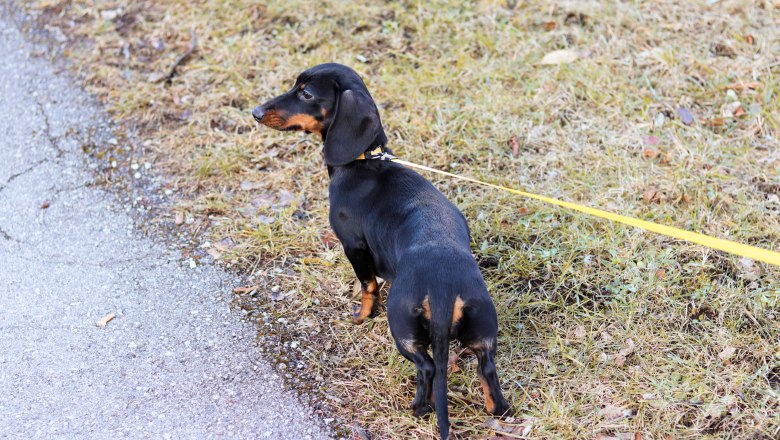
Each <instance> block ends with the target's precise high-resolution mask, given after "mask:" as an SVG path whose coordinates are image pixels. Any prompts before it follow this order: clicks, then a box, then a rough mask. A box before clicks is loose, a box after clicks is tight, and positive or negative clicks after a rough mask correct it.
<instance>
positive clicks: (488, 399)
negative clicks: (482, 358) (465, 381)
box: [479, 377, 496, 414]
mask: <svg viewBox="0 0 780 440" xmlns="http://www.w3.org/2000/svg"><path fill="white" fill-rule="evenodd" d="M479 382H480V383H481V384H482V393H483V394H484V395H485V409H487V410H488V412H489V413H491V414H492V413H493V410H494V409H495V408H496V403H495V402H493V397H492V396H491V395H490V386H488V383H487V381H486V380H485V379H483V378H482V377H480V378H479Z"/></svg>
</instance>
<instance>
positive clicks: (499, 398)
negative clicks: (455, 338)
mask: <svg viewBox="0 0 780 440" xmlns="http://www.w3.org/2000/svg"><path fill="white" fill-rule="evenodd" d="M469 348H471V349H472V350H473V351H474V352H475V353H476V355H477V362H478V364H477V374H479V381H480V382H481V383H482V392H483V393H484V394H485V409H487V411H488V412H489V413H490V414H493V415H496V416H509V415H511V414H512V409H511V408H510V407H509V404H508V403H507V402H506V400H505V399H504V395H503V394H502V393H501V385H500V384H499V382H498V373H497V372H496V364H495V363H494V362H493V359H494V358H495V355H496V340H495V339H494V338H493V339H489V340H484V341H482V342H481V343H476V344H472V345H469Z"/></svg>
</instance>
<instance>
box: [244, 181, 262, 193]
mask: <svg viewBox="0 0 780 440" xmlns="http://www.w3.org/2000/svg"><path fill="white" fill-rule="evenodd" d="M262 187H263V184H262V183H260V182H252V181H251V180H244V181H242V182H241V190H242V191H252V190H253V189H260V188H262Z"/></svg>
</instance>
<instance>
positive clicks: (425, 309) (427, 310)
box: [422, 295, 431, 321]
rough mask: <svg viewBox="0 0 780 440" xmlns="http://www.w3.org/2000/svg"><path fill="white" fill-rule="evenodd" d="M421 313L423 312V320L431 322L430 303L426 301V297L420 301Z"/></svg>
mask: <svg viewBox="0 0 780 440" xmlns="http://www.w3.org/2000/svg"><path fill="white" fill-rule="evenodd" d="M422 311H423V316H425V319H427V320H428V321H430V320H431V303H430V302H429V301H428V295H425V298H423V301H422Z"/></svg>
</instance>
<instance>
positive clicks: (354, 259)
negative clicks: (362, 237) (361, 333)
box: [344, 245, 379, 324]
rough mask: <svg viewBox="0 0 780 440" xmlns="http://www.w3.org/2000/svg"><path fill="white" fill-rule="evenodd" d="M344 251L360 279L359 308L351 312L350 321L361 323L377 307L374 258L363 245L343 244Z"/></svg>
mask: <svg viewBox="0 0 780 440" xmlns="http://www.w3.org/2000/svg"><path fill="white" fill-rule="evenodd" d="M344 252H345V253H346V254H347V258H348V259H349V262H350V263H352V268H353V269H354V270H355V275H357V278H358V280H359V281H360V290H361V292H360V293H361V296H360V309H359V310H357V311H356V312H355V313H353V314H352V322H354V323H355V324H362V323H363V321H365V319H366V318H368V317H370V316H374V314H375V313H376V311H377V309H378V308H379V301H378V299H379V286H378V285H377V282H376V271H375V270H374V258H373V257H372V256H371V251H370V250H368V248H367V247H366V246H365V245H362V246H354V247H353V246H350V247H346V246H345V247H344Z"/></svg>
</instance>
